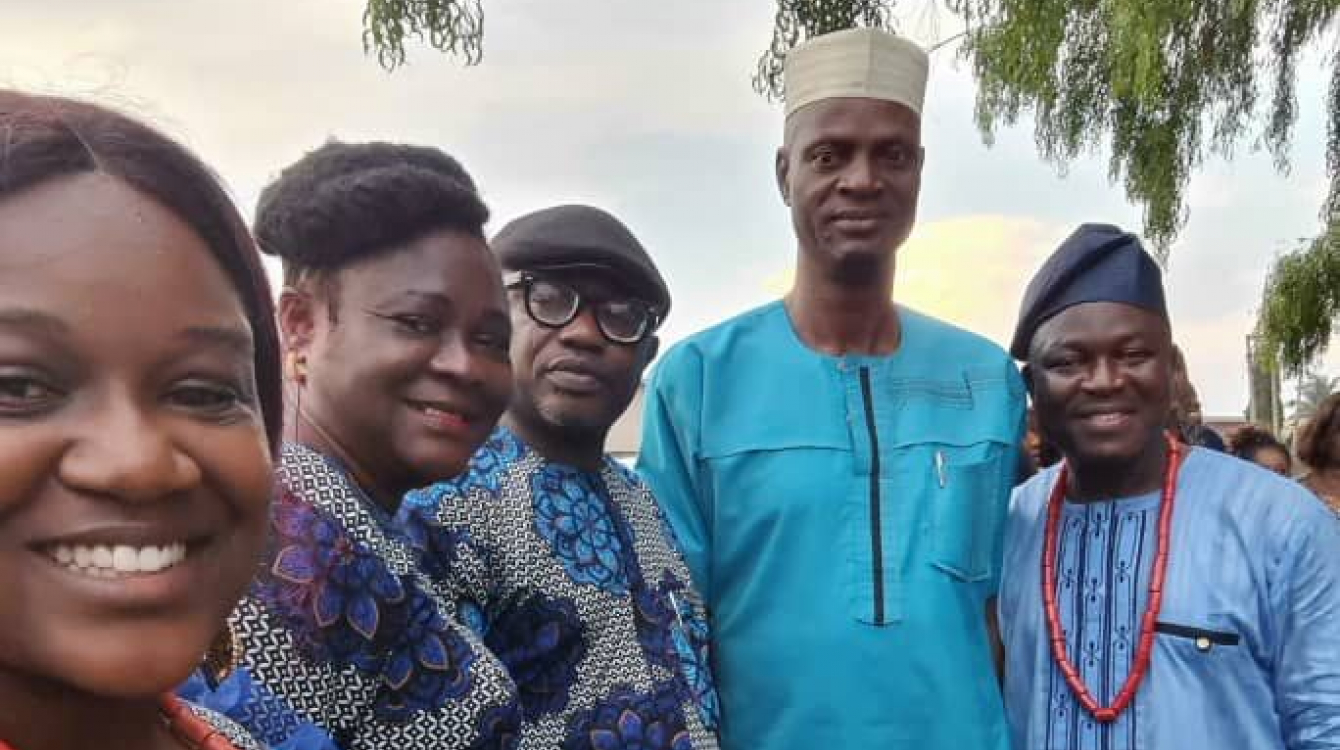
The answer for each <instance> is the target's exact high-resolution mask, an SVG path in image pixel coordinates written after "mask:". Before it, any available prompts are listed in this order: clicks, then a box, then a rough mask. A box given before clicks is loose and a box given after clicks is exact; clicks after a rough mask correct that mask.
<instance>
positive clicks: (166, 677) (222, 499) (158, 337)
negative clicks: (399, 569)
mask: <svg viewBox="0 0 1340 750" xmlns="http://www.w3.org/2000/svg"><path fill="white" fill-rule="evenodd" d="M273 321H274V316H273V310H272V304H271V297H270V292H269V289H268V286H267V283H266V281H265V276H264V274H263V272H262V270H261V266H260V262H259V260H258V256H257V254H256V251H255V248H254V245H253V243H252V241H251V239H250V238H249V236H248V234H247V232H246V229H245V226H244V224H243V222H242V219H241V218H240V216H239V215H238V214H237V211H236V210H235V208H234V207H233V205H232V203H231V202H230V200H229V199H228V197H227V195H226V194H225V193H224V191H223V189H222V188H221V187H220V185H219V183H218V182H217V180H216V179H215V177H214V176H213V174H212V173H211V172H210V171H209V170H208V169H207V168H206V167H205V166H204V165H203V164H201V163H200V162H199V161H198V160H197V159H196V158H195V157H194V156H192V155H191V154H190V153H188V152H187V151H186V150H184V149H183V148H182V147H180V146H178V145H177V144H175V143H173V142H172V141H170V140H168V139H167V138H165V137H164V136H162V135H160V134H158V133H157V132H155V131H154V130H152V129H150V128H148V127H146V126H144V125H142V124H140V123H138V122H135V121H133V120H131V119H129V118H127V117H124V116H122V115H119V114H116V113H114V112H111V111H108V110H106V109H103V108H101V107H97V106H94V105H90V104H84V103H80V102H75V101H71V100H66V99H59V98H54V97H37V96H31V95H26V94H22V93H17V92H14V91H6V90H0V465H2V466H3V467H4V469H3V471H0V610H3V611H4V613H5V616H6V623H5V627H4V628H0V748H9V749H12V750H67V749H68V750H75V749H76V748H78V749H80V750H85V749H88V748H137V749H143V750H168V749H172V750H180V749H181V748H195V747H204V748H212V749H215V750H224V749H226V748H230V747H233V748H238V749H239V750H248V749H250V748H256V747H259V746H258V745H257V744H256V743H254V742H253V741H252V740H250V739H248V738H247V737H245V736H244V735H243V733H241V732H240V731H239V730H238V729H237V727H236V726H234V725H231V724H229V723H227V722H226V721H225V720H222V719H220V718H219V717H217V716H215V715H213V714H210V713H209V712H206V711H203V710H198V709H194V708H192V707H191V706H189V705H187V704H185V703H183V702H181V701H180V700H178V699H176V698H173V697H171V691H172V690H173V688H174V687H175V686H176V685H177V684H179V683H180V682H181V681H182V680H183V679H185V678H186V676H187V675H188V674H190V673H191V672H192V671H193V670H195V669H196V668H197V667H199V666H200V665H201V663H202V661H205V660H207V657H208V656H209V655H211V654H212V655H213V656H214V657H215V661H217V662H219V663H222V662H226V661H227V658H226V652H227V651H228V648H227V646H228V643H229V638H228V637H227V631H226V629H225V627H224V622H225V617H226V615H227V614H228V612H229V611H230V610H231V609H232V608H233V606H234V605H235V603H236V601H237V600H238V598H239V597H240V596H241V594H242V592H243V591H244V589H245V588H246V585H247V583H248V581H249V580H250V579H251V578H252V576H253V574H254V572H255V567H256V562H257V560H258V557H259V554H260V551H261V549H262V547H263V544H264V535H265V528H266V518H267V514H268V507H269V502H270V497H271V493H272V489H273V470H272V456H273V455H274V453H275V451H276V450H277V447H278V439H279V432H280V417H281V414H282V408H281V384H280V365H279V349H278V336H277V334H276V330H275V325H274V322H273Z"/></svg>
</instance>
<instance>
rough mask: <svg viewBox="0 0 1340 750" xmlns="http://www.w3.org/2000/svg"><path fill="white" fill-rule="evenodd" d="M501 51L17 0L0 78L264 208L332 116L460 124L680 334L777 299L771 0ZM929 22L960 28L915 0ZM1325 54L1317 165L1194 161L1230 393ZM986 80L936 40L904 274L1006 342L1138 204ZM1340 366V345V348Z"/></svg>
mask: <svg viewBox="0 0 1340 750" xmlns="http://www.w3.org/2000/svg"><path fill="white" fill-rule="evenodd" d="M485 4H486V10H487V13H488V15H487V35H486V40H485V57H484V61H483V63H482V64H481V65H479V66H477V67H471V68H465V67H462V66H461V65H460V64H459V63H458V62H456V61H455V60H452V59H450V58H447V57H445V56H443V55H440V54H439V53H437V52H435V51H433V50H431V49H428V48H426V47H422V46H415V47H411V49H410V60H409V64H408V65H407V66H406V67H404V68H402V69H399V70H397V71H395V72H394V73H389V74H388V73H386V72H385V71H383V70H382V69H381V68H379V67H378V66H377V64H376V62H375V61H374V60H373V59H372V58H369V57H366V56H364V54H363V52H362V46H361V38H360V32H361V20H360V16H361V13H362V6H363V3H362V0H283V2H275V1H274V0H229V1H228V2H220V1H219V0H115V1H114V2H111V1H109V0H45V1H38V0H4V8H3V10H0V23H3V27H2V28H3V29H4V43H3V44H2V45H0V84H4V85H9V86H17V87H19V88H26V89H32V90H40V91H46V92H55V93H63V94H73V95H79V96H84V97H88V98H94V99H97V100H100V101H103V102H109V103H112V104H114V105H116V106H118V107H120V108H122V109H125V110H128V111H130V112H132V113H134V114H137V115H139V116H140V117H143V118H146V119H148V120H150V121H152V122H154V123H155V124H157V125H158V126H159V127H161V128H163V129H165V130H166V131H168V132H169V133H171V134H173V135H174V136H176V137H178V138H180V139H182V140H183V141H185V142H186V143H187V144H189V145H190V146H191V147H192V148H194V149H195V150H196V151H197V152H198V153H199V154H200V155H201V156H202V157H203V158H204V159H205V160H206V161H208V162H209V163H210V164H211V165H213V166H214V167H215V168H216V169H217V170H218V171H219V173H220V174H221V175H222V176H223V178H224V180H225V181H226V182H227V184H228V185H229V187H230V189H231V191H232V193H233V195H234V196H235V197H236V199H237V201H238V203H239V205H240V206H241V207H242V208H243V211H244V213H245V214H247V215H248V216H250V214H251V211H252V208H253V207H254V205H255V202H256V197H257V195H258V194H259V192H260V189H261V187H262V186H263V185H264V184H265V183H266V182H267V181H268V180H269V179H270V178H271V177H273V176H274V175H275V174H276V173H277V172H278V171H279V170H280V169H281V168H282V167H283V166H284V165H285V164H288V163H289V162H292V161H293V160H294V159H296V158H298V157H299V156H300V155H301V154H302V153H303V152H304V151H306V150H309V149H311V148H313V147H315V146H317V145H319V144H320V143H321V142H322V141H324V140H326V139H327V138H331V137H335V138H340V139H343V140H368V139H378V140H395V141H404V142H412V143H421V144H429V145H434V146H438V147H440V148H442V149H444V150H446V151H447V152H449V153H451V154H453V155H454V156H456V157H457V158H459V159H460V160H461V161H462V162H463V163H464V164H465V166H466V168H467V169H469V170H470V171H471V173H472V174H473V175H474V176H475V178H476V181H477V182H478V183H479V185H480V188H481V191H482V192H483V193H484V195H485V198H486V200H487V201H488V203H489V205H490V206H491V207H492V209H493V215H494V220H493V222H491V228H492V229H497V228H498V227H499V226H501V225H502V224H503V223H505V222H506V221H507V220H509V219H511V218H513V217H515V216H517V215H519V214H521V213H524V212H527V211H530V210H534V209H537V208H542V207H544V206H547V205H553V204H557V203H565V202H587V203H592V204H594V205H598V206H600V207H603V208H605V209H608V210H610V211H612V212H613V213H615V214H616V215H618V216H619V217H620V218H622V219H623V220H624V221H625V222H626V223H628V225H629V226H630V227H631V228H632V229H633V231H634V232H635V233H636V234H637V235H638V236H639V237H640V238H641V239H642V240H643V242H644V244H646V245H647V247H648V249H649V250H650V251H651V253H652V254H653V256H654V257H655V259H656V260H657V262H658V264H659V265H660V266H661V268H662V271H663V273H664V274H665V276H666V278H667V279H668V281H669V283H670V286H671V290H672V293H673V294H674V298H675V302H674V311H673V313H672V315H671V318H670V320H669V321H668V322H667V324H666V327H665V329H664V334H665V336H664V337H665V338H666V339H667V340H669V341H674V340H677V339H679V338H681V337H683V336H685V335H687V334H689V333H692V332H693V331H696V330H698V329H700V328H703V327H704V326H707V325H709V324H711V323H713V322H716V321H718V320H721V319H722V318H725V317H727V316H729V315H732V314H734V313H737V312H740V311H743V310H745V309H748V308H749V307H752V306H754V305H758V304H760V303H763V302H765V301H767V300H769V299H773V298H775V297H776V296H778V295H779V294H781V293H782V292H784V291H785V289H786V288H787V285H788V284H789V278H790V271H789V269H790V267H791V265H792V263H793V257H794V252H795V246H794V240H793V238H792V236H791V232H790V225H789V220H788V215H787V213H786V210H785V207H784V206H783V205H782V204H781V201H780V200H779V199H778V197H777V193H776V189H775V187H774V182H773V175H772V159H773V153H774V150H775V149H776V147H777V142H778V139H779V136H780V134H781V113H780V107H779V106H777V105H773V104H770V103H768V102H767V101H765V100H764V99H763V98H761V97H760V96H758V95H757V94H755V93H754V92H753V90H752V89H751V87H750V75H751V73H752V71H753V70H754V67H755V63H756V60H757V57H758V55H759V53H760V52H761V50H762V49H763V48H764V47H765V46H766V44H767V43H768V41H769V38H770V32H771V25H772V17H773V13H774V5H773V3H772V1H771V0H729V2H726V1H723V0H674V2H663V1H662V2H652V1H651V0H485ZM904 9H905V10H904V19H903V30H904V33H906V34H908V35H909V36H911V37H913V38H914V39H916V40H917V41H919V42H921V43H923V44H929V43H932V42H935V41H937V40H939V39H941V38H944V37H948V36H950V35H952V34H953V33H954V32H955V31H957V26H956V23H955V20H954V19H953V18H952V17H951V16H949V15H948V14H946V13H944V12H943V11H937V10H936V6H934V5H932V4H931V3H929V2H926V0H916V1H915V2H908V3H907V4H905V6H904ZM1322 61H1323V56H1322V55H1321V54H1320V53H1314V54H1312V55H1310V56H1308V57H1307V58H1306V59H1305V60H1304V61H1303V64H1302V65H1301V66H1300V72H1299V81H1300V108H1299V109H1300V117H1299V123H1298V128H1297V135H1296V138H1295V144H1294V148H1293V152H1292V156H1293V169H1292V171H1291V172H1290V174H1288V175H1287V176H1281V175H1278V174H1276V173H1275V171H1274V170H1273V168H1272V166H1271V162H1270V159H1269V157H1268V156H1267V155H1265V154H1264V153H1253V151H1252V149H1251V143H1250V141H1249V142H1247V143H1245V144H1244V145H1243V147H1242V148H1241V149H1239V151H1238V153H1237V154H1236V158H1235V159H1234V161H1233V163H1232V164H1231V165H1229V164H1226V163H1224V162H1222V161H1213V162H1211V163H1209V164H1207V165H1206V166H1205V167H1204V168H1203V169H1202V170H1201V172H1200V173H1199V174H1198V175H1197V176H1196V178H1195V179H1194V181H1193V183H1192V188H1191V193H1190V204H1191V209H1192V214H1191V219H1190V222H1189V224H1188V225H1187V227H1186V230H1185V231H1184V233H1183V234H1182V236H1181V238H1180V239H1179V240H1178V242H1177V244H1176V245H1175V246H1174V247H1173V250H1172V258H1171V261H1170V266H1169V269H1168V270H1169V274H1168V277H1167V279H1168V286H1169V298H1170V304H1171V306H1172V311H1173V319H1174V326H1175V330H1176V335H1177V338H1178V339H1179V341H1180V342H1181V345H1182V347H1183V349H1184V350H1185V351H1186V353H1187V355H1188V358H1189V360H1190V366H1191V373H1192V377H1193V379H1194V380H1195V381H1196V384H1197V386H1198V388H1199V390H1200V393H1201V399H1202V401H1203V402H1204V405H1205V409H1206V411H1207V412H1208V413H1209V414H1211V415H1221V414H1222V415H1231V414H1239V413H1241V412H1242V410H1243V408H1244V407H1245V405H1246V400H1247V395H1246V394H1247V387H1246V374H1245V367H1244V358H1245V353H1244V337H1245V336H1246V334H1247V332H1248V331H1249V330H1250V329H1251V327H1252V322H1253V320H1254V310H1255V307H1256V304H1257V301H1258V300H1259V297H1260V291H1261V285H1262V279H1263V277H1264V273H1265V270H1266V268H1267V267H1268V264H1269V262H1270V260H1271V258H1272V257H1273V256H1274V255H1275V254H1276V253H1278V252H1280V251H1282V250H1285V249H1287V248H1290V247H1292V246H1293V245H1294V243H1295V241H1296V239H1297V238H1300V237H1307V236H1312V235H1314V234H1316V233H1317V230H1318V226H1319V225H1318V221H1317V209H1318V207H1319V205H1320V203H1321V200H1322V198H1323V196H1324V193H1325V188H1326V180H1325V158H1324V147H1323V142H1324V131H1325V125H1324V111H1323V95H1324V92H1325V88H1326V86H1325V84H1326V71H1325V70H1324V69H1323V68H1322ZM973 96H974V83H973V81H972V78H971V76H970V75H969V73H968V71H967V69H966V66H965V65H963V64H960V63H957V62H956V61H955V59H954V49H953V47H947V48H945V49H943V50H941V51H938V52H936V53H934V55H933V57H932V68H931V81H930V85H929V91H928V94H927V103H926V111H925V114H924V120H923V131H924V134H923V137H924V140H925V144H926V150H927V164H926V173H925V178H924V182H923V189H922V198H921V209H920V220H919V225H918V228H917V230H916V232H915V233H914V235H913V238H912V240H910V241H909V243H908V244H907V245H906V246H905V247H904V248H903V249H902V250H901V251H900V256H899V266H898V283H897V289H896V292H895V296H897V297H898V298H900V299H901V300H903V301H905V302H907V303H908V304H911V305H913V306H915V307H918V308H920V309H922V310H925V311H927V312H931V313H933V314H938V315H940V316H942V317H945V318H948V319H950V320H953V321H954V322H957V323H959V324H962V325H965V326H967V327H969V328H972V329H975V330H978V331H980V332H982V333H984V334H986V335H988V336H990V337H991V338H993V339H995V340H996V341H998V342H1000V343H1001V344H1002V345H1003V344H1005V343H1006V342H1007V339H1008V337H1009V332H1010V330H1011V328H1012V326H1013V321H1014V317H1015V315H1016V313H1017V310H1018V304H1019V297H1020V295H1021V293H1022V290H1023V287H1024V285H1025V284H1026V283H1027V280H1028V278H1029V276H1031V274H1032V273H1033V271H1034V270H1035V269H1036V268H1037V266H1038V264H1039V263H1040V262H1041V260H1042V259H1043V258H1044V257H1045V256H1046V255H1047V254H1048V253H1049V252H1050V251H1051V250H1052V249H1054V248H1055V246H1056V244H1057V243H1058V242H1059V241H1060V239H1062V238H1063V237H1064V236H1065V235H1066V234H1068V233H1069V232H1070V230H1072V229H1073V228H1074V226H1075V225H1077V224H1078V223H1080V222H1084V221H1105V222H1112V223H1116V224H1120V225H1123V226H1127V227H1130V228H1134V229H1138V227H1139V223H1140V212H1139V210H1138V209H1137V208H1135V207H1134V206H1132V205H1130V204H1129V203H1128V202H1127V201H1126V200H1125V199H1124V198H1123V196H1122V192H1121V190H1120V188H1119V187H1115V186H1113V185H1111V184H1110V183H1109V182H1108V179H1107V159H1106V155H1105V154H1102V153H1098V154H1094V155H1092V156H1091V157H1090V158H1088V159H1086V160H1085V161H1084V162H1083V163H1080V164H1076V165H1074V166H1073V167H1072V168H1071V169H1070V170H1068V172H1067V174H1066V175H1065V176H1064V177H1062V176H1060V175H1058V173H1057V171H1056V170H1055V169H1054V168H1053V167H1052V166H1050V165H1048V164H1044V163H1043V162H1041V161H1040V159H1039V158H1038V156H1037V154H1036V151H1035V149H1034V145H1033V134H1032V125H1031V123H1022V124H1021V125H1020V126H1018V127H1017V128H1014V129H1010V130H1006V131H1003V132H1001V133H999V135H998V138H997V140H996V143H995V144H994V146H992V147H990V148H988V147H986V146H985V145H983V143H982V141H981V138H980V137H979V135H978V133H977V131H976V128H975V126H974V124H973V121H972V106H973ZM1327 364H1328V367H1329V369H1330V370H1331V372H1332V373H1333V374H1337V373H1340V347H1334V348H1333V350H1332V353H1331V356H1330V358H1329V360H1328V363H1327Z"/></svg>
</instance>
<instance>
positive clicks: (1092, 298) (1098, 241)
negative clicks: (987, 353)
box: [1010, 224, 1168, 360]
mask: <svg viewBox="0 0 1340 750" xmlns="http://www.w3.org/2000/svg"><path fill="white" fill-rule="evenodd" d="M1084 302H1122V303H1125V304H1127V305H1134V306H1135V307H1142V308H1144V309H1146V310H1149V311H1150V312H1153V313H1156V314H1158V315H1159V316H1160V317H1162V318H1163V319H1164V320H1167V319H1168V304H1167V302H1166V301H1165V299H1164V297H1163V271H1162V270H1161V269H1160V268H1159V264H1158V261H1156V260H1154V258H1153V257H1152V256H1150V254H1149V253H1148V252H1146V251H1145V248H1144V246H1143V245H1141V244H1140V240H1139V238H1137V237H1136V236H1135V235H1133V234H1131V233H1130V232H1125V231H1122V230H1121V229H1120V228H1118V227H1114V226H1112V225H1111V224H1084V225H1081V226H1080V228H1079V229H1076V230H1075V231H1074V233H1073V234H1071V235H1070V236H1069V237H1067V238H1066V240H1065V242H1062V243H1061V246H1060V247H1058V248H1057V249H1056V252H1054V253H1052V256H1051V257H1050V258H1048V259H1047V261H1046V262H1045V263H1043V264H1042V268H1040V269H1038V272H1037V274H1036V275H1034V276H1033V280H1032V281H1030V282H1028V289H1027V290H1025V291H1024V301H1023V304H1022V305H1020V306H1019V324H1018V325H1017V326H1016V327H1015V329H1014V339H1013V340H1012V341H1011V342H1010V354H1012V355H1014V358H1015V359H1019V360H1023V359H1028V347H1029V345H1030V344H1032V342H1033V334H1034V333H1036V332H1037V330H1038V327H1039V326H1041V325H1042V324H1043V323H1045V322H1047V320H1048V319H1050V318H1051V317H1053V316H1054V315H1056V314H1057V313H1059V312H1061V311H1062V310H1064V309H1066V308H1067V307H1070V306H1072V305H1078V304H1082V303H1084Z"/></svg>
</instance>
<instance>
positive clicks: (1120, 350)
mask: <svg viewBox="0 0 1340 750" xmlns="http://www.w3.org/2000/svg"><path fill="white" fill-rule="evenodd" d="M1010 351H1011V353H1013V354H1014V356H1015V357H1017V358H1019V359H1021V360H1025V361H1026V362H1027V366H1026V368H1025V379H1026V381H1027V383H1028V387H1029V390H1030V392H1031V394H1032V396H1033V401H1034V408H1035V410H1036V414H1037V421H1038V425H1039V427H1040V429H1041V431H1042V437H1043V439H1045V440H1047V441H1048V442H1050V443H1051V444H1052V445H1055V446H1056V447H1057V448H1059V450H1060V451H1061V453H1062V455H1063V456H1064V461H1063V462H1062V464H1061V465H1059V466H1055V467H1051V468H1048V469H1046V470H1044V471H1042V472H1040V473H1039V474H1038V475H1036V476H1035V477H1033V478H1032V479H1030V480H1029V481H1028V482H1027V483H1025V484H1023V485H1021V486H1020V487H1019V488H1017V489H1016V490H1015V491H1014V497H1013V498H1012V501H1011V506H1010V515H1009V520H1008V522H1007V524H1006V535H1005V560H1004V570H1003V574H1002V579H1001V589H1000V599H999V606H1000V624H1001V634H1002V637H1003V640H1004V643H1005V652H1006V669H1005V708H1006V714H1007V716H1008V719H1009V724H1010V731H1011V735H1012V738H1013V746H1014V748H1015V749H1016V750H1089V749H1090V748H1093V749H1095V750H1096V749H1097V748H1113V749H1114V750H1118V749H1119V750H1165V749H1168V748H1193V747H1195V748H1230V747H1231V748H1252V750H1286V749H1287V750H1304V748H1306V749H1308V750H1319V749H1320V748H1340V628H1337V627H1336V623H1337V622H1340V526H1337V524H1335V522H1334V520H1333V519H1330V518H1329V517H1328V515H1327V513H1326V510H1325V508H1323V507H1322V506H1321V504H1320V503H1318V502H1317V501H1316V499H1315V498H1312V497H1311V496H1310V495H1309V493H1307V492H1306V491H1305V490H1302V489H1301V488H1300V487H1298V485H1296V484H1294V483H1293V482H1290V481H1288V480H1286V479H1283V478H1281V477H1278V476H1276V475H1274V474H1272V473H1270V472H1268V471H1265V470H1263V469H1260V468H1259V467H1256V466H1254V465H1252V464H1249V463H1246V462H1244V461H1240V460H1238V459H1235V458H1232V457H1230V456H1227V455H1224V454H1221V453H1217V452H1214V451H1211V450H1207V449H1203V448H1198V447H1193V446H1187V445H1184V444H1182V443H1180V442H1179V441H1177V440H1176V439H1175V438H1174V436H1172V435H1170V434H1169V433H1168V432H1167V430H1166V425H1167V415H1168V410H1169V408H1170V404H1171V399H1172V395H1171V390H1172V385H1171V384H1172V380H1173V378H1172V375H1173V359H1174V354H1173V345H1172V336H1171V332H1170V326H1169V321H1168V311H1167V305H1166V302H1165V300H1164V293H1163V283H1162V279H1161V273H1160V270H1159V266H1158V264H1157V263H1156V262H1155V261H1154V259H1153V258H1151V257H1150V256H1149V254H1148V253H1146V252H1145V250H1144V248H1143V247H1141V245H1140V242H1139V240H1138V239H1136V237H1135V236H1133V235H1131V234H1129V233H1126V232H1123V231H1121V230H1120V229H1118V228H1116V227H1112V226H1106V225H1097V224H1086V225H1084V226H1082V227H1080V228H1079V229H1078V230H1077V231H1076V232H1075V233H1074V234H1072V235H1071V236H1070V237H1069V238H1068V239H1066V240H1065V242H1064V243H1062V245H1061V247H1060V248H1059V249H1058V250H1057V251H1056V252H1055V254H1053V255H1052V256H1051V258H1049V259H1048V260H1047V261H1046V262H1045V263H1044V264H1043V266H1042V269H1041V270H1039V271H1038V273H1037V275H1036V276H1035V277H1034V279H1033V281H1032V282H1031V283H1030V284H1029V286H1028V290H1027V292H1026V293H1025V297H1024V301H1023V305H1022V308H1021V310H1020V313H1019V324H1018V327H1017V329H1016V331H1015V335H1014V340H1013V342H1012V344H1011V346H1010Z"/></svg>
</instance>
